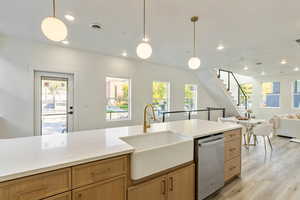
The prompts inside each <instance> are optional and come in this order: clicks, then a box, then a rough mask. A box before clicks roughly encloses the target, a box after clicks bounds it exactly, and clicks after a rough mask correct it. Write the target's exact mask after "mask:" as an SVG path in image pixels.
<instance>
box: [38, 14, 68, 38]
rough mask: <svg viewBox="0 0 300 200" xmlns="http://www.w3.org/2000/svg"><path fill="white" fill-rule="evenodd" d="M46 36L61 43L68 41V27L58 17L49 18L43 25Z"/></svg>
mask: <svg viewBox="0 0 300 200" xmlns="http://www.w3.org/2000/svg"><path fill="white" fill-rule="evenodd" d="M41 28H42V31H43V33H44V35H45V36H46V37H47V38H48V39H49V40H52V41H55V42H60V41H63V40H64V39H66V37H67V35H68V30H67V27H66V25H65V24H64V23H63V22H62V21H61V20H59V19H58V18H56V17H47V18H45V19H44V20H43V22H42V25H41Z"/></svg>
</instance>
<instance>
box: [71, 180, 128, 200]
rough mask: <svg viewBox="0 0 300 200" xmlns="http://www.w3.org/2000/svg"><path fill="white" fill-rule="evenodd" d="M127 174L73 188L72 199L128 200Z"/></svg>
mask: <svg viewBox="0 0 300 200" xmlns="http://www.w3.org/2000/svg"><path fill="white" fill-rule="evenodd" d="M126 181H127V179H126V176H121V177H117V178H114V179H111V180H108V181H104V182H99V183H95V184H91V185H88V186H85V187H82V188H78V189H75V190H73V192H72V200H126V189H127V186H126Z"/></svg>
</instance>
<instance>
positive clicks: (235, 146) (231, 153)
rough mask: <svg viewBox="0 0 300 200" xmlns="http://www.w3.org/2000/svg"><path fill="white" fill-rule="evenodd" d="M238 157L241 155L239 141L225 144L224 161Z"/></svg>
mask: <svg viewBox="0 0 300 200" xmlns="http://www.w3.org/2000/svg"><path fill="white" fill-rule="evenodd" d="M239 155H241V140H240V139H236V140H231V141H229V142H225V148H224V158H225V161H228V160H231V159H233V158H235V157H237V156H239Z"/></svg>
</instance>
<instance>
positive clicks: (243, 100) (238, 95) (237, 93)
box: [217, 69, 248, 116]
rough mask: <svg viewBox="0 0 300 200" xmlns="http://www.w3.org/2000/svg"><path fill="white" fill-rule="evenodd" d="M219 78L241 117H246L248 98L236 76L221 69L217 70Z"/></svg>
mask: <svg viewBox="0 0 300 200" xmlns="http://www.w3.org/2000/svg"><path fill="white" fill-rule="evenodd" d="M217 77H218V79H219V80H220V81H221V82H222V84H223V86H224V89H225V90H226V91H227V93H228V96H230V99H231V101H232V103H233V104H234V106H235V107H236V110H237V111H238V113H239V115H240V116H245V115H246V112H247V109H248V96H247V95H246V93H245V92H244V90H243V88H242V87H241V85H240V83H239V81H238V79H237V78H236V76H235V74H234V73H233V72H231V71H228V70H223V69H219V70H217Z"/></svg>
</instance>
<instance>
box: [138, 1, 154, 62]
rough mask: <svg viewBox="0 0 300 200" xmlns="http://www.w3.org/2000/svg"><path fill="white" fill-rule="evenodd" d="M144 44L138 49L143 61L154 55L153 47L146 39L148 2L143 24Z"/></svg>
mask: <svg viewBox="0 0 300 200" xmlns="http://www.w3.org/2000/svg"><path fill="white" fill-rule="evenodd" d="M143 32H144V37H143V42H141V43H140V44H139V45H138V46H137V48H136V54H137V56H138V57H139V58H141V59H148V58H150V57H151V55H152V47H151V45H150V44H149V43H148V41H149V39H147V37H146V0H144V22H143Z"/></svg>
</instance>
